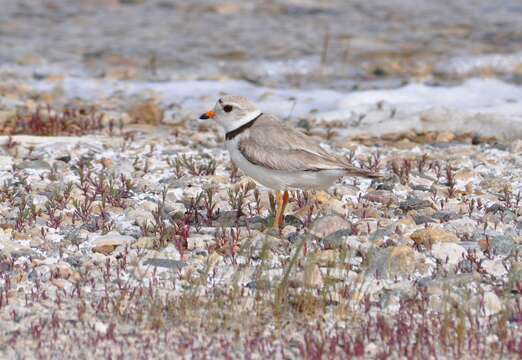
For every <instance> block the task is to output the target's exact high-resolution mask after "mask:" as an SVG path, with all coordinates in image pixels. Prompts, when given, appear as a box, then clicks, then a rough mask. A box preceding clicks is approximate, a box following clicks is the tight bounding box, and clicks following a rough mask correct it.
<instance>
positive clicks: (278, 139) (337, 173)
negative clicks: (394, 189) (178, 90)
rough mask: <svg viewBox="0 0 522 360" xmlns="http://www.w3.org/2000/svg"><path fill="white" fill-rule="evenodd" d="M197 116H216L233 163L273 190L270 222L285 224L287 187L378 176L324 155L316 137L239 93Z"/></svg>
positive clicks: (321, 185)
mask: <svg viewBox="0 0 522 360" xmlns="http://www.w3.org/2000/svg"><path fill="white" fill-rule="evenodd" d="M200 119H203V120H206V119H214V120H215V121H216V122H217V123H218V124H219V125H220V126H221V127H222V128H223V129H224V130H225V132H226V134H225V139H226V147H227V149H228V151H229V153H230V157H231V159H232V161H233V162H234V164H235V165H236V166H238V167H239V168H240V169H241V170H243V171H244V172H245V174H247V175H248V176H250V177H252V178H253V179H254V180H256V181H257V182H259V183H260V184H262V185H264V186H266V187H268V188H271V189H273V190H275V191H276V198H277V202H278V207H277V212H276V218H275V221H274V226H279V227H281V226H282V224H283V220H284V208H285V206H286V204H287V202H288V191H287V190H289V189H292V188H294V189H295V188H297V189H324V188H328V187H329V186H330V185H332V184H333V183H334V182H335V181H337V180H338V179H339V178H341V177H343V176H345V175H348V176H361V177H366V178H377V177H380V176H381V175H380V174H377V173H375V172H372V171H369V170H365V169H360V168H358V167H356V166H354V165H352V164H351V163H350V162H349V161H348V159H346V158H344V157H340V156H337V155H333V154H330V153H328V152H327V151H325V150H324V149H323V148H322V147H321V146H320V145H319V143H317V142H316V141H315V140H314V139H312V138H311V137H309V136H306V135H305V134H303V133H301V132H300V131H298V130H296V129H293V128H290V127H288V126H286V125H284V124H283V123H282V122H281V121H280V120H279V119H278V118H277V117H275V116H273V115H270V114H265V113H262V112H261V110H259V109H258V108H257V106H256V105H255V104H254V103H253V102H251V101H250V100H248V99H247V98H245V97H243V96H235V95H226V96H223V97H222V98H221V99H219V100H218V102H217V103H216V105H215V106H214V110H212V111H208V112H206V113H204V114H202V115H201V116H200ZM281 191H284V194H283V195H281Z"/></svg>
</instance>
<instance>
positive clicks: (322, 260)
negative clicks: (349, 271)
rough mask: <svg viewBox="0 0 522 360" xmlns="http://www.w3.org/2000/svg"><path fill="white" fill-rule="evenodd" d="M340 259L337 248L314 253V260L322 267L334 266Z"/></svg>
mask: <svg viewBox="0 0 522 360" xmlns="http://www.w3.org/2000/svg"><path fill="white" fill-rule="evenodd" d="M340 260H341V254H340V252H339V251H338V250H321V251H318V252H316V253H315V254H314V262H315V263H316V264H317V265H319V266H323V267H334V266H335V265H336V264H337V263H338V262H339V261H340Z"/></svg>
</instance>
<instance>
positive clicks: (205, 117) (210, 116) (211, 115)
mask: <svg viewBox="0 0 522 360" xmlns="http://www.w3.org/2000/svg"><path fill="white" fill-rule="evenodd" d="M214 116H216V113H215V112H213V111H207V112H206V113H204V114H202V115H201V116H200V117H199V118H200V119H201V120H208V119H213V118H214Z"/></svg>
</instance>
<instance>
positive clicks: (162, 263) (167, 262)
mask: <svg viewBox="0 0 522 360" xmlns="http://www.w3.org/2000/svg"><path fill="white" fill-rule="evenodd" d="M143 265H144V266H153V267H161V268H166V269H173V270H180V269H182V268H183V267H184V266H185V263H184V262H183V261H179V260H171V259H161V258H150V259H147V260H145V261H144V262H143Z"/></svg>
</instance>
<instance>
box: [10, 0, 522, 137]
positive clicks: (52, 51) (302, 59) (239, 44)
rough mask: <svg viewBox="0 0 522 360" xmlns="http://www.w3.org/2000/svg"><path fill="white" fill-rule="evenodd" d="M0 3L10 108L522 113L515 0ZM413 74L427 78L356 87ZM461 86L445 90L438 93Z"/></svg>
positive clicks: (341, 115)
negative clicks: (235, 97) (227, 104)
mask: <svg viewBox="0 0 522 360" xmlns="http://www.w3.org/2000/svg"><path fill="white" fill-rule="evenodd" d="M0 6H1V8H2V11H1V12H0V44H1V45H0V79H1V81H2V84H0V91H1V93H0V94H2V95H3V96H4V99H3V101H2V102H0V109H1V108H4V109H6V108H8V109H13V108H16V107H18V108H20V107H24V106H35V104H37V103H41V102H45V103H53V104H55V105H58V106H71V104H74V103H82V101H84V102H85V101H86V102H88V103H94V102H95V103H96V106H98V107H100V108H102V109H104V110H111V109H112V110H118V111H120V110H125V109H127V108H128V107H129V106H130V105H129V104H131V103H133V102H135V101H137V100H136V99H137V98H138V99H141V100H143V99H144V98H145V99H150V98H152V99H154V100H155V101H156V102H159V103H160V106H161V108H162V109H163V110H166V111H167V113H166V116H165V121H167V122H168V121H175V119H173V117H176V116H177V119H178V120H180V119H182V118H186V117H187V116H189V115H190V116H192V115H193V113H197V112H199V111H200V109H201V108H203V107H208V106H211V104H212V103H213V102H214V101H215V98H216V97H217V96H218V95H219V94H220V93H224V92H229V93H230V92H232V93H240V94H243V95H247V96H250V97H252V98H254V100H256V101H258V102H260V103H262V104H264V106H265V107H269V108H270V109H271V110H272V111H273V112H275V113H277V114H279V115H282V116H285V117H289V116H290V115H295V116H305V115H306V116H308V115H310V114H313V115H314V116H316V117H318V118H320V119H346V118H349V117H352V118H353V119H355V120H354V121H357V119H358V117H360V114H357V112H359V113H360V112H361V111H367V110H368V107H367V106H366V105H367V104H366V103H367V102H368V101H371V102H372V104H373V105H375V103H376V102H379V101H381V100H382V101H384V103H389V104H391V105H393V106H397V108H398V110H397V111H398V112H397V113H398V114H399V115H400V114H401V109H402V110H404V111H403V112H406V113H408V112H409V111H410V110H412V109H413V110H415V111H417V110H422V109H426V108H428V107H431V106H441V107H443V108H446V109H447V108H449V109H457V110H459V111H460V110H466V111H468V114H469V111H471V114H476V113H477V112H484V111H485V112H489V113H491V112H494V113H495V114H496V115H498V114H500V113H502V115H503V116H504V115H509V116H511V115H513V114H516V115H517V116H520V114H521V113H522V104H520V103H518V102H517V96H516V95H517V94H518V92H519V91H520V89H519V88H518V87H516V86H517V85H520V83H522V45H521V44H522V21H520V19H521V18H522V3H521V2H520V1H517V0H495V1H492V0H459V1H443V0H441V1H416V0H373V1H363V0H354V1H343V0H324V1H312V0H277V1H275V0H273V1H209V0H196V1H181V0H178V1H176V0H87V1H68V0H44V1H42V0H16V1H13V0H0ZM477 78H479V79H488V81H481V82H480V81H479V82H477V81H476V79H477ZM469 79H472V82H471V83H466V81H468V80H469ZM491 79H495V81H491ZM411 83H416V84H418V83H421V84H423V86H427V87H428V88H426V87H422V88H419V87H414V88H408V87H406V88H405V90H401V91H400V92H398V93H395V92H393V93H387V92H379V93H361V94H360V96H359V97H356V99H354V98H347V97H346V94H350V93H354V92H360V91H365V90H374V89H377V90H385V89H398V88H401V87H404V86H405V85H408V84H411ZM463 83H464V84H467V85H464V87H462V88H457V89H456V90H455V89H454V90H448V92H447V93H444V94H442V96H441V93H440V89H439V90H434V91H435V93H433V91H432V90H433V87H440V86H450V87H454V86H458V85H460V84H463ZM514 86H515V87H514ZM448 89H450V88H448ZM451 89H453V88H451ZM317 90H320V91H322V92H321V93H318V92H317ZM325 90H327V91H332V90H333V91H334V92H326V93H325V92H324V91H325ZM466 94H468V95H469V94H472V95H470V96H466ZM498 94H501V95H500V97H498V96H499V95H498ZM268 95H270V96H268ZM463 95H464V96H463ZM405 98H407V99H408V101H406V102H405ZM364 99H369V100H368V101H366V100H364ZM73 100H74V101H73ZM460 101H462V102H460ZM402 105H405V106H402ZM499 105H500V107H499ZM359 106H362V107H359ZM169 109H170V110H172V111H170V110H169ZM169 111H170V112H169ZM354 112H355V114H354ZM368 119H369V118H368ZM379 119H382V117H379ZM508 120H509V121H511V120H512V119H511V118H510V119H508ZM504 121H505V120H504ZM361 131H369V132H371V131H372V130H371V129H369V128H363V129H362V130H361ZM494 135H498V134H494Z"/></svg>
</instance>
